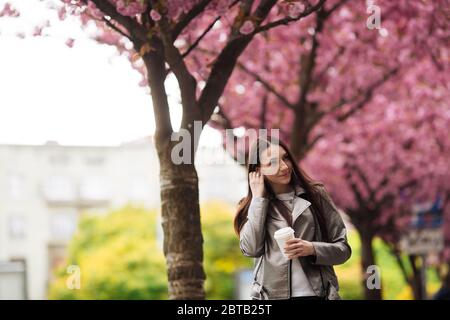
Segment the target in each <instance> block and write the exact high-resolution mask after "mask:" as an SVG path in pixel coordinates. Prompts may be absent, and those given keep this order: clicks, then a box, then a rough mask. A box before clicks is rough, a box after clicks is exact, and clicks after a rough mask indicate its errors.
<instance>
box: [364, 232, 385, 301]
mask: <svg viewBox="0 0 450 320" xmlns="http://www.w3.org/2000/svg"><path fill="white" fill-rule="evenodd" d="M358 232H359V235H360V239H361V268H362V275H363V277H362V279H363V283H362V286H363V288H364V296H365V299H366V300H381V299H382V294H381V287H380V289H376V288H373V289H369V286H368V285H367V277H368V276H370V274H368V273H367V268H368V267H369V266H372V265H376V263H375V255H374V252H373V245H372V242H373V235H372V234H371V233H370V232H367V231H366V230H358Z"/></svg>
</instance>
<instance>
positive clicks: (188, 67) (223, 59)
mask: <svg viewBox="0 0 450 320" xmlns="http://www.w3.org/2000/svg"><path fill="white" fill-rule="evenodd" d="M324 3H325V0H298V1H297V0H285V1H276V0H241V1H238V0H190V1H182V0H166V1H163V0H159V1H156V0H108V1H105V0H103V1H102V0H63V1H62V4H61V3H59V2H58V3H51V4H50V5H51V6H52V7H53V8H54V9H55V10H57V12H58V15H59V17H60V18H61V19H63V20H64V19H65V18H66V17H67V16H77V17H79V18H80V21H81V24H82V26H83V27H85V28H86V29H87V28H92V27H94V28H95V30H96V33H95V36H94V37H95V39H96V40H97V41H98V42H99V43H103V44H108V45H112V46H115V47H117V49H118V52H119V53H121V54H123V55H126V56H128V57H129V59H130V61H131V62H132V66H133V67H134V68H136V69H137V70H139V71H140V72H141V73H142V75H143V77H144V81H143V82H142V85H147V86H148V87H149V88H150V90H151V97H152V102H153V110H154V115H155V120H156V121H155V122H156V130H155V137H154V141H155V145H156V149H157V153H158V157H159V161H160V186H161V204H162V225H163V230H164V253H165V256H166V260H167V268H168V280H169V297H170V298H171V299H186V298H189V299H203V298H204V297H205V293H204V288H203V285H204V280H205V273H204V269H203V265H202V261H203V251H202V243H203V237H202V233H201V226H200V211H199V204H198V177H197V172H196V169H195V166H194V165H193V163H192V162H193V157H194V154H195V150H196V146H197V142H198V138H199V135H198V134H197V135H196V134H195V132H194V130H195V129H196V130H198V129H200V131H201V129H202V128H203V126H204V125H205V124H206V123H207V122H208V121H209V119H210V117H211V115H212V114H213V111H214V109H215V108H216V106H217V103H218V100H219V98H220V96H221V95H222V93H223V91H224V88H225V86H226V84H227V82H228V80H229V78H230V76H231V73H232V72H233V70H234V68H235V66H236V62H237V60H238V58H239V56H241V55H242V54H243V52H244V50H245V49H246V48H247V46H248V45H249V44H250V43H251V41H252V40H253V39H254V38H258V37H260V34H263V33H266V32H268V31H269V30H271V29H273V28H275V27H278V26H283V25H288V24H291V23H294V22H296V21H298V20H301V19H303V18H305V17H307V16H309V15H310V14H311V13H313V12H315V11H317V10H318V9H319V8H320V7H321V6H322V5H323V4H324ZM0 10H2V11H1V13H0V16H3V17H18V16H19V15H20V13H19V12H17V10H15V9H14V8H13V6H12V5H10V4H6V5H5V6H4V7H3V8H2V9H0ZM43 26H45V27H49V26H48V25H47V23H46V22H44V23H43V25H42V26H37V27H36V29H35V32H34V35H36V36H39V35H40V34H41V32H42V27H43ZM73 44H74V40H73V39H71V38H68V40H67V45H68V46H72V45H73ZM200 44H201V45H204V46H206V47H208V48H210V49H211V50H213V51H214V52H215V54H214V55H211V54H205V52H204V51H203V50H200V46H199V45H200ZM169 74H173V75H175V77H176V80H177V82H178V85H179V89H180V93H181V104H182V110H183V115H182V122H181V128H180V131H179V132H180V133H183V132H187V133H188V134H190V135H189V145H190V148H189V150H188V151H191V153H190V155H191V156H190V157H189V158H190V159H191V163H181V164H176V163H175V162H174V161H173V159H172V154H173V152H172V151H173V150H174V147H175V146H176V145H177V144H178V143H179V140H182V139H183V138H185V137H186V136H182V135H181V134H180V135H177V132H175V131H174V129H173V128H172V126H171V121H170V120H171V119H170V114H169V102H168V98H167V91H166V88H165V80H166V78H167V77H168V75H169ZM196 121H199V122H200V123H201V125H200V128H198V126H196V125H195V122H196ZM197 133H198V132H197ZM183 152H186V151H183Z"/></svg>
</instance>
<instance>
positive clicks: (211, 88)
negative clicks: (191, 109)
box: [199, 0, 277, 124]
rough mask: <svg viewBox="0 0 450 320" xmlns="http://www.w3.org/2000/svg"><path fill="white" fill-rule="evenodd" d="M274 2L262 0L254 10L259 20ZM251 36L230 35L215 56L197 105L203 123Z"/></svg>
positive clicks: (264, 16) (266, 13)
mask: <svg viewBox="0 0 450 320" xmlns="http://www.w3.org/2000/svg"><path fill="white" fill-rule="evenodd" d="M276 2H277V1H276V0H262V1H261V2H260V4H259V5H258V7H257V9H256V10H255V16H256V17H257V18H258V19H260V20H261V21H262V20H264V19H265V18H266V17H267V15H268V14H269V12H270V10H271V9H272V7H273V6H274V5H275V4H276ZM252 38H253V36H252V35H245V36H242V37H231V38H230V39H229V41H228V43H227V44H226V45H225V47H224V49H223V50H222V51H221V52H220V54H219V56H218V57H217V59H216V61H215V63H214V65H213V67H212V69H211V72H210V75H209V77H208V80H207V82H206V85H205V87H204V89H203V91H202V93H201V95H200V98H199V105H200V108H201V110H202V112H203V114H202V119H201V120H202V121H203V124H205V123H206V122H207V121H208V120H209V117H210V116H211V114H212V112H213V110H214V108H215V106H216V104H217V101H218V99H219V97H220V96H221V95H222V93H223V90H224V88H225V85H226V84H227V81H228V79H229V77H230V75H231V73H232V72H233V69H234V67H235V65H236V62H237V59H238V57H239V56H240V55H241V54H242V52H243V51H244V50H245V48H246V47H247V46H248V44H249V43H250V41H251V40H252Z"/></svg>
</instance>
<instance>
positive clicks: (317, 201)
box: [234, 137, 328, 241]
mask: <svg viewBox="0 0 450 320" xmlns="http://www.w3.org/2000/svg"><path fill="white" fill-rule="evenodd" d="M269 140H270V141H269ZM271 144H274V145H279V146H280V147H282V148H283V149H284V151H285V152H286V154H287V156H288V158H289V161H290V162H291V166H292V173H291V175H292V176H291V180H290V184H291V186H292V187H293V189H294V190H295V187H296V186H299V187H301V188H303V189H304V190H305V193H304V194H301V195H300V197H302V198H303V199H305V200H308V201H309V202H311V206H310V208H311V211H312V213H313V215H314V216H315V217H316V220H317V221H318V224H319V228H320V231H321V234H322V240H324V241H328V231H327V228H326V224H325V215H324V209H323V207H322V201H321V194H320V191H319V188H320V187H323V184H322V183H320V182H317V181H313V180H312V179H311V178H310V177H309V176H308V175H307V174H306V173H305V172H304V171H303V170H302V169H301V168H300V167H299V166H298V164H297V161H296V160H295V158H294V156H293V155H292V153H291V152H290V150H289V148H288V147H287V146H286V144H285V143H283V142H282V141H281V140H279V139H276V138H274V137H270V138H269V139H263V138H258V139H257V140H256V141H255V142H254V143H253V145H252V147H251V148H250V152H249V156H248V165H247V170H248V172H247V179H248V174H249V173H250V172H254V171H256V169H257V168H258V167H260V166H261V159H260V155H261V152H262V151H264V150H265V149H267V148H268V147H269V146H270V145H271ZM264 188H265V190H266V197H267V198H268V199H269V208H272V209H273V208H276V209H277V210H278V211H279V212H280V213H281V215H282V216H283V217H284V219H285V220H286V221H287V222H288V225H289V226H291V227H292V223H293V221H292V214H291V212H290V211H289V209H288V208H287V207H286V206H285V204H284V203H283V201H281V200H280V199H278V198H277V197H276V195H275V192H274V191H273V189H272V187H271V186H270V183H269V182H268V181H267V180H266V179H264ZM251 201H252V191H251V189H250V183H249V186H248V192H247V196H246V197H245V198H242V199H241V201H239V204H238V208H237V212H236V215H235V217H234V230H235V232H236V234H237V236H238V237H239V235H240V232H241V229H242V227H243V226H244V224H245V223H246V222H247V215H248V208H249V207H250V203H251Z"/></svg>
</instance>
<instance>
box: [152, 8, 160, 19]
mask: <svg viewBox="0 0 450 320" xmlns="http://www.w3.org/2000/svg"><path fill="white" fill-rule="evenodd" d="M150 17H151V18H152V20H153V21H159V20H161V15H160V14H159V12H158V11H156V10H155V9H152V10H151V11H150Z"/></svg>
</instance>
